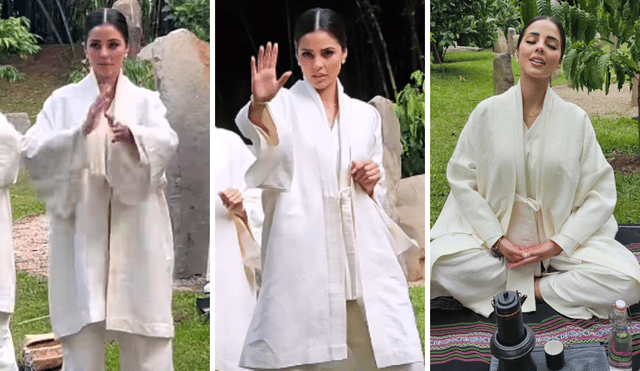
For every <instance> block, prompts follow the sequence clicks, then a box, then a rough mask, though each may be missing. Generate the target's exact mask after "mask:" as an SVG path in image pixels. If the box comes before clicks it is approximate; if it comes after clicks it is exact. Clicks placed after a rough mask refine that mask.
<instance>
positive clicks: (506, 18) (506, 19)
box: [490, 0, 522, 35]
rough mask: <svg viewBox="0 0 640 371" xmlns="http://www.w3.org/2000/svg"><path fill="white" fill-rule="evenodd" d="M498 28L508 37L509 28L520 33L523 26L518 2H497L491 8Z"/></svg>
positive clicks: (504, 0) (497, 0) (506, 0)
mask: <svg viewBox="0 0 640 371" xmlns="http://www.w3.org/2000/svg"><path fill="white" fill-rule="evenodd" d="M490 12H491V14H492V15H493V17H494V19H495V22H496V27H498V28H499V29H501V30H502V32H503V33H504V34H505V35H507V34H508V31H509V28H514V29H515V30H516V32H520V28H521V27H522V25H521V24H520V17H519V15H518V5H517V0H495V2H494V3H493V5H492V6H491V8H490Z"/></svg>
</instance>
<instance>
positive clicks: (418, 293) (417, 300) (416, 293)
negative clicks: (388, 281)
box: [409, 286, 425, 355]
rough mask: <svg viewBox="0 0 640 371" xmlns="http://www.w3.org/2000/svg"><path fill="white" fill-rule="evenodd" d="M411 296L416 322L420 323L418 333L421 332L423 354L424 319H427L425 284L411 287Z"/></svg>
mask: <svg viewBox="0 0 640 371" xmlns="http://www.w3.org/2000/svg"><path fill="white" fill-rule="evenodd" d="M409 296H410V298H411V303H412V304H413V312H414V313H415V315H416V322H417V323H418V333H419V334H420V342H421V343H422V354H423V355H424V354H425V353H424V334H425V331H424V319H425V312H424V306H425V299H424V286H414V287H412V288H410V289H409Z"/></svg>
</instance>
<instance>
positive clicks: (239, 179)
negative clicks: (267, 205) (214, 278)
mask: <svg viewBox="0 0 640 371" xmlns="http://www.w3.org/2000/svg"><path fill="white" fill-rule="evenodd" d="M229 140H230V141H231V142H232V143H230V144H231V145H230V146H229V148H230V150H231V154H230V155H229V156H231V158H232V160H233V164H229V165H230V166H231V168H230V170H231V172H232V182H233V187H234V188H237V189H238V190H239V191H240V192H241V193H242V197H243V198H244V201H243V206H244V208H245V210H246V212H247V219H248V222H249V229H250V230H251V233H252V235H253V238H254V239H255V241H256V242H257V243H258V244H259V243H260V238H261V234H262V223H263V221H264V212H263V210H262V202H261V199H262V191H261V190H260V189H258V188H252V187H247V184H246V182H245V174H246V172H247V170H248V169H249V167H251V165H252V164H253V163H254V161H255V160H256V157H255V156H254V155H253V153H252V152H251V150H250V149H249V148H248V147H247V146H246V145H245V144H244V142H243V141H242V139H240V137H239V136H237V135H235V134H234V135H232V136H230V138H229Z"/></svg>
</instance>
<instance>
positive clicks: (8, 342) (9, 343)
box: [0, 312, 18, 371]
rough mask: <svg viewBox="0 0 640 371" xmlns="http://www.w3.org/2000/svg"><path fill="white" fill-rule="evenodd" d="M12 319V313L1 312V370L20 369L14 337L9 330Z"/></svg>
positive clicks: (13, 370)
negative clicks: (14, 346)
mask: <svg viewBox="0 0 640 371" xmlns="http://www.w3.org/2000/svg"><path fill="white" fill-rule="evenodd" d="M10 319H11V314H9V313H5V312H0V370H2V371H18V364H17V363H16V354H15V352H14V350H13V339H12V338H11V331H10V330H9V321H10Z"/></svg>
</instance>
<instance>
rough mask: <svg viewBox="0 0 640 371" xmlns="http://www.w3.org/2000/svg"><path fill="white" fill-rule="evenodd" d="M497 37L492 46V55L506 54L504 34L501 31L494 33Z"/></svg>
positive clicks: (506, 45)
mask: <svg viewBox="0 0 640 371" xmlns="http://www.w3.org/2000/svg"><path fill="white" fill-rule="evenodd" d="M496 33H497V34H498V37H497V38H496V42H495V43H494V44H493V52H494V53H508V52H509V45H508V44H507V38H506V37H504V32H502V30H501V29H498V30H497V31H496Z"/></svg>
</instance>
